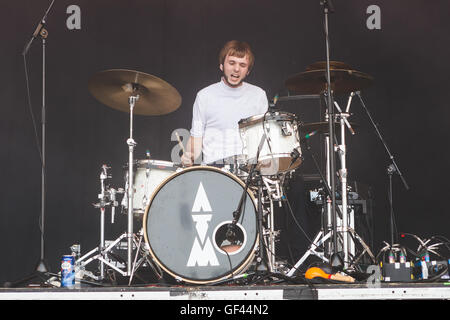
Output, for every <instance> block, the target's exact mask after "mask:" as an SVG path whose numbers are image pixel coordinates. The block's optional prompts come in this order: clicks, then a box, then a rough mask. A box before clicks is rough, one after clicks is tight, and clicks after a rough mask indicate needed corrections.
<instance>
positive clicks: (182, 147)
mask: <svg viewBox="0 0 450 320" xmlns="http://www.w3.org/2000/svg"><path fill="white" fill-rule="evenodd" d="M175 135H176V136H177V140H178V145H179V146H180V148H181V150H182V151H183V153H186V152H185V150H184V146H183V143H182V142H181V139H180V136H179V135H178V132H176V131H175Z"/></svg>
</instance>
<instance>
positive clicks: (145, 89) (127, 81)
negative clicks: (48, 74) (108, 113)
mask: <svg viewBox="0 0 450 320" xmlns="http://www.w3.org/2000/svg"><path fill="white" fill-rule="evenodd" d="M88 87H89V91H90V92H91V94H92V95H93V96H94V97H95V98H96V99H97V100H98V101H100V102H101V103H103V104H104V105H106V106H108V107H110V108H113V109H116V110H119V111H124V112H130V105H129V101H128V99H129V97H130V96H131V95H139V98H138V100H137V102H136V104H135V106H134V108H133V114H138V115H164V114H168V113H170V112H173V111H175V110H176V109H178V108H179V106H180V105H181V96H180V94H179V93H178V91H177V90H176V89H175V88H174V87H172V86H171V85H170V84H169V83H167V82H166V81H164V80H162V79H160V78H158V77H155V76H152V75H150V74H146V73H143V72H139V71H134V70H126V69H111V70H105V71H101V72H98V73H96V74H94V75H93V76H92V77H91V78H90V79H89V86H88Z"/></svg>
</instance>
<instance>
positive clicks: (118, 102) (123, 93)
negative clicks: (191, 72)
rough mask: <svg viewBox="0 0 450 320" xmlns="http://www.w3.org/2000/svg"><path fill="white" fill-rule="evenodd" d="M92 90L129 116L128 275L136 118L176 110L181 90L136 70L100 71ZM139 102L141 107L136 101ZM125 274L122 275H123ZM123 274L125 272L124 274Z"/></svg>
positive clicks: (92, 79) (130, 265) (93, 78)
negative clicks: (134, 123) (134, 119)
mask: <svg viewBox="0 0 450 320" xmlns="http://www.w3.org/2000/svg"><path fill="white" fill-rule="evenodd" d="M89 91H90V92H91V94H92V95H93V96H94V97H95V98H96V99H97V100H99V101H100V102H102V103H103V104H105V105H107V106H109V107H111V108H113V109H116V110H119V111H124V112H127V113H129V114H130V121H129V123H130V135H129V138H128V139H127V141H126V143H127V145H128V188H127V196H128V226H127V231H126V233H124V234H122V235H121V236H120V237H119V239H121V238H122V237H126V238H127V240H128V255H127V272H126V276H130V275H131V273H132V268H133V266H132V261H133V252H132V250H133V247H132V246H133V241H134V238H135V234H134V233H133V211H134V206H133V200H134V184H133V178H134V170H133V165H132V164H133V163H134V148H135V146H136V142H135V140H134V139H133V116H134V114H139V115H163V114H167V113H170V112H173V111H175V110H176V109H178V107H179V106H180V104H181V96H180V95H179V93H178V91H177V90H176V89H175V88H173V87H172V86H171V85H170V84H169V83H167V82H165V81H164V80H162V79H160V78H158V77H155V76H152V75H149V74H146V73H142V72H138V71H134V70H124V69H111V70H105V71H102V72H99V73H97V74H95V75H94V76H92V77H91V79H90V80H89ZM138 100H139V104H137V101H138ZM120 273H122V272H120ZM122 274H123V273H122Z"/></svg>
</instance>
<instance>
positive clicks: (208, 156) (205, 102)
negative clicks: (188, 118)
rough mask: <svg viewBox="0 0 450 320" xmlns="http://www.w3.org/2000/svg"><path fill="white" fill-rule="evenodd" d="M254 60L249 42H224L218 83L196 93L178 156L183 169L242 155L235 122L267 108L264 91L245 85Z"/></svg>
mask: <svg viewBox="0 0 450 320" xmlns="http://www.w3.org/2000/svg"><path fill="white" fill-rule="evenodd" d="M254 62H255V57H254V55H253V52H252V50H251V48H250V46H249V45H248V43H246V42H243V41H238V40H232V41H229V42H227V43H226V44H225V45H224V47H223V48H222V50H221V51H220V54H219V68H220V70H221V71H222V76H221V79H220V81H219V82H216V83H214V84H211V85H209V86H207V87H206V88H203V89H202V90H200V91H199V92H198V93H197V96H196V99H195V102H194V107H193V115H192V127H191V131H190V134H191V136H190V138H189V140H188V143H187V146H186V152H185V153H184V154H183V155H182V157H181V163H182V164H183V165H184V166H192V165H193V164H194V163H195V164H207V165H210V164H219V165H220V164H224V161H226V160H224V159H229V158H230V157H232V156H235V155H239V154H242V141H241V138H240V135H239V126H238V122H239V120H241V119H244V118H248V117H251V116H254V115H258V114H264V113H265V112H266V111H267V109H268V100H267V96H266V93H265V91H264V90H263V89H261V88H259V87H257V86H255V85H252V84H250V83H248V82H245V81H244V80H245V78H246V77H247V76H248V75H249V73H250V71H251V70H252V68H253V65H254Z"/></svg>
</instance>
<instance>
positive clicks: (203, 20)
mask: <svg viewBox="0 0 450 320" xmlns="http://www.w3.org/2000/svg"><path fill="white" fill-rule="evenodd" d="M50 2H51V1H47V0H45V1H44V0H39V1H35V0H34V1H31V0H19V1H14V2H6V1H3V3H2V10H1V13H0V14H1V18H0V24H1V30H2V31H3V33H2V45H1V51H0V58H1V59H0V61H1V65H2V72H1V77H0V83H1V84H0V96H1V98H2V100H1V101H2V105H1V108H0V114H1V117H0V123H1V126H0V130H1V134H0V143H1V150H2V151H1V157H0V165H1V175H0V177H1V192H0V194H1V201H0V206H1V210H0V241H1V245H2V246H1V248H2V250H1V253H0V256H1V260H0V261H1V263H0V281H1V282H3V281H6V280H14V279H17V278H20V277H21V276H24V275H26V274H28V273H30V272H32V271H33V270H34V267H35V263H36V262H37V261H38V260H39V254H40V245H39V244H40V233H39V217H40V198H41V166H40V157H39V152H38V148H37V142H39V143H40V128H41V125H40V119H41V94H42V91H41V85H42V82H41V73H42V61H41V58H42V54H41V48H42V46H41V42H40V40H39V39H36V40H35V41H34V42H33V45H32V47H31V49H30V51H29V52H28V54H27V64H28V69H29V77H30V78H29V80H30V93H31V101H32V112H33V114H34V118H35V120H36V124H37V127H36V129H37V136H36V135H35V131H34V128H33V122H32V117H31V113H30V109H29V107H28V104H27V91H26V82H25V72H24V61H23V58H22V55H21V52H22V50H23V48H24V45H25V43H26V42H27V41H28V40H29V39H30V37H31V34H32V33H33V31H34V30H35V27H36V25H37V24H38V22H39V20H40V19H41V18H42V16H43V15H44V12H45V10H46V9H47V8H48V6H49V4H50ZM333 2H334V6H335V10H336V11H335V13H334V14H332V15H331V16H330V41H331V48H330V49H331V59H332V60H337V61H343V62H345V63H347V64H349V65H351V66H352V67H353V68H354V69H356V70H359V71H362V72H365V73H368V74H370V75H371V76H373V77H374V78H375V83H374V85H373V86H372V87H370V88H368V89H366V90H364V91H363V92H362V95H363V98H364V101H365V103H366V106H367V107H368V108H369V110H370V111H371V112H372V115H373V117H374V118H375V120H376V121H377V123H378V124H379V127H380V130H381V132H382V133H383V136H384V138H385V140H386V142H387V143H388V145H389V147H390V149H391V151H392V153H393V154H394V155H395V157H396V161H397V163H398V165H399V167H400V169H401V170H402V172H403V174H404V176H405V178H406V179H407V182H408V184H409V186H410V190H409V191H406V190H405V188H404V186H403V184H402V183H401V181H400V179H399V177H398V176H396V177H394V206H395V215H396V222H397V228H398V230H399V231H404V232H410V233H415V234H417V235H420V236H424V237H429V236H432V235H444V236H449V231H448V221H449V218H448V217H447V215H448V214H449V212H448V210H447V198H446V197H447V196H448V195H447V192H448V191H447V188H446V186H447V184H446V182H447V179H448V172H447V166H448V163H449V160H450V159H449V154H450V152H449V149H448V145H449V142H448V139H449V129H448V121H449V118H450V111H449V105H448V101H449V98H450V97H449V95H448V88H447V87H448V81H449V77H448V72H449V67H450V64H449V62H448V61H449V60H448V56H449V53H450V52H449V44H448V32H449V30H450V21H449V20H448V17H447V16H448V12H449V10H450V5H449V4H448V2H447V1H442V0H440V1H432V3H431V2H430V1H425V0H422V1H419V0H415V1H406V0H401V1H375V0H374V1H368V0H358V1H356V0H353V1H350V0H347V1H338V0H336V1H333ZM70 5H77V6H78V7H79V8H80V13H81V15H80V18H81V20H80V22H81V23H80V29H73V30H71V29H69V28H68V27H67V23H66V22H67V20H68V19H69V20H70V19H72V18H73V16H72V14H73V13H72V12H70V11H69V13H67V11H66V10H67V8H68V7H69V6H70ZM370 5H377V6H378V7H379V8H380V19H381V20H379V22H380V27H381V29H369V28H368V27H367V25H366V22H367V20H368V19H370V18H371V16H372V13H367V11H366V10H367V8H368V7H369V6H370ZM69 22H70V21H69ZM47 30H48V32H49V36H48V39H47V51H46V58H47V60H46V62H47V64H46V66H47V67H46V84H47V87H46V97H47V99H46V110H47V140H46V141H47V151H46V159H47V171H46V172H47V176H46V178H47V179H46V180H47V187H46V210H45V231H46V232H45V245H46V252H45V255H46V258H47V260H48V262H49V264H50V267H51V270H52V271H58V268H59V263H60V258H61V255H63V254H67V253H69V246H70V245H72V244H73V243H80V244H81V249H82V251H83V252H87V250H90V249H92V248H94V247H95V246H96V245H97V242H98V237H99V214H98V210H97V209H95V208H94V207H93V206H92V203H94V202H97V194H98V193H99V191H100V182H99V173H100V167H101V165H102V164H108V165H110V166H111V167H112V169H111V174H112V175H113V179H112V180H111V184H112V185H113V186H115V187H123V185H124V183H123V173H124V172H123V168H122V166H123V165H124V164H125V163H126V162H127V159H128V147H127V146H126V139H127V138H128V128H129V127H128V114H127V113H123V112H120V111H116V110H113V109H111V108H108V107H106V106H104V105H102V104H101V103H99V102H98V101H96V100H95V99H94V98H93V97H92V96H91V95H90V93H89V91H88V88H87V84H88V80H89V78H90V77H91V76H92V75H93V74H95V73H96V72H98V71H102V70H105V69H113V68H125V69H133V70H138V71H141V72H145V73H149V74H152V75H155V76H157V77H160V78H162V79H164V80H165V81H167V82H169V83H170V84H171V85H173V86H174V87H175V88H176V89H177V90H178V91H179V93H180V94H181V96H182V98H183V102H182V104H181V106H180V108H179V109H177V110H176V111H175V112H173V113H171V114H168V115H164V116H137V117H136V118H135V134H134V137H135V140H136V142H137V143H138V146H137V148H136V150H135V157H136V158H137V159H142V158H144V157H145V151H146V150H147V149H148V150H150V152H151V154H152V157H153V158H155V159H160V160H167V161H170V160H171V156H170V155H171V151H172V149H173V148H174V147H175V145H176V142H174V141H172V140H171V134H172V132H173V131H174V130H175V129H179V128H184V129H189V128H190V121H191V115H192V103H193V101H194V98H195V94H196V92H197V91H198V90H199V89H201V88H202V87H204V86H206V85H208V84H210V83H212V82H215V81H217V80H218V79H219V76H220V74H219V69H218V62H217V54H218V51H219V49H220V48H221V46H222V45H223V43H225V42H226V41H227V40H230V39H240V40H245V41H248V42H249V43H250V44H251V46H252V47H253V50H254V52H255V55H256V65H255V69H254V71H253V72H252V74H251V75H250V76H249V79H248V81H249V82H251V83H254V84H256V85H259V86H261V87H262V88H264V89H265V90H266V92H267V95H268V97H269V98H271V97H273V96H274V95H275V94H276V93H280V94H285V93H286V88H284V85H283V83H284V81H285V80H286V79H287V78H288V77H289V76H290V75H292V74H295V73H298V72H302V71H304V70H305V67H306V66H307V65H309V64H311V63H313V62H316V61H323V60H324V59H325V39H324V33H323V11H322V7H321V6H320V4H319V0H314V1H312V0H308V1H306V0H305V1H293V0H279V1H268V0H230V1H210V0H198V1H185V0H155V1H143V0H130V1H107V0H95V1H87V0H84V1H83V0H75V1H65V0H57V1H55V4H54V6H53V8H52V10H51V11H50V13H49V16H48V19H47ZM339 99H341V100H339ZM337 100H338V102H341V103H342V104H345V102H346V97H341V98H337ZM280 106H281V107H282V108H283V109H284V110H286V111H289V112H295V113H296V114H297V115H298V116H299V117H300V118H301V119H302V121H304V122H313V121H320V120H322V119H320V110H319V108H318V104H317V102H315V101H294V102H289V103H284V104H281V105H280ZM351 112H352V113H353V115H352V118H351V120H352V121H353V122H356V123H358V124H359V127H358V130H357V134H356V135H355V136H352V137H348V158H347V162H348V169H349V179H351V180H353V181H358V182H360V183H364V184H366V185H369V186H371V187H372V188H373V191H374V196H375V203H374V231H375V234H374V244H375V246H376V247H375V248H374V251H377V249H378V248H379V246H380V245H381V243H382V241H383V240H386V241H389V206H388V202H387V191H388V177H387V174H386V167H387V165H389V163H390V161H389V158H388V156H387V153H386V151H385V149H384V147H383V145H382V144H381V142H380V140H379V139H378V137H377V136H376V134H375V131H374V128H373V126H372V125H371V124H370V122H369V120H368V117H367V115H366V114H365V112H364V111H363V109H362V107H361V104H360V103H359V101H358V100H357V99H354V100H353V102H352V107H351ZM314 143H316V144H315V145H314V144H313V146H315V148H316V149H315V152H317V153H318V154H320V152H321V150H320V148H319V144H318V142H317V141H316V142H314ZM302 170H303V172H304V173H314V172H313V171H314V169H313V166H312V165H311V163H308V162H306V163H305V164H304V167H303V168H302ZM108 213H109V211H108ZM106 217H107V218H106V219H107V226H106V228H107V239H114V238H115V237H116V236H117V235H119V234H120V233H121V232H123V231H125V230H126V222H125V221H126V217H125V215H121V214H120V213H116V221H115V223H114V224H110V223H109V214H107V215H106Z"/></svg>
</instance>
